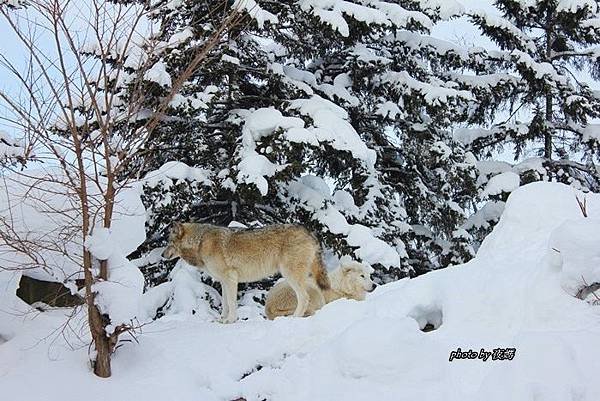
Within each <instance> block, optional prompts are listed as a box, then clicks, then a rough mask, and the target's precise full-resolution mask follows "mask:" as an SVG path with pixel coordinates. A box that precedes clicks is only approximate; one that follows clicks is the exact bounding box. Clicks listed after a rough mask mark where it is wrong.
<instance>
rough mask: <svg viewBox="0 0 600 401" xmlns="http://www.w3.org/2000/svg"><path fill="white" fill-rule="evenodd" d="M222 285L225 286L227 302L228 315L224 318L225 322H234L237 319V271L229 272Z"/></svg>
mask: <svg viewBox="0 0 600 401" xmlns="http://www.w3.org/2000/svg"><path fill="white" fill-rule="evenodd" d="M221 285H222V286H223V288H224V291H225V296H226V299H225V301H226V302H227V316H226V317H225V319H224V320H223V323H233V322H235V321H236V320H237V287H238V276H237V273H236V272H228V273H227V275H226V277H225V278H224V279H223V281H222V282H221Z"/></svg>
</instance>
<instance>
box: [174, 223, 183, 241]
mask: <svg viewBox="0 0 600 401" xmlns="http://www.w3.org/2000/svg"><path fill="white" fill-rule="evenodd" d="M172 232H173V235H175V237H177V238H181V237H183V223H180V222H178V221H176V222H175V223H174V224H173V231H172Z"/></svg>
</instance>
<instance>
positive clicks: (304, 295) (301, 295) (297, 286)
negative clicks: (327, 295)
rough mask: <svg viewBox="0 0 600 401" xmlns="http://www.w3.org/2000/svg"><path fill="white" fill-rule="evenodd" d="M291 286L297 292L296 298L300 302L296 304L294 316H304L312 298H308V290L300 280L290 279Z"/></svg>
mask: <svg viewBox="0 0 600 401" xmlns="http://www.w3.org/2000/svg"><path fill="white" fill-rule="evenodd" d="M288 281H289V283H290V286H291V287H292V289H293V290H294V292H295V293H296V299H297V300H298V303H297V304H296V310H295V311H294V316H296V317H303V316H304V314H305V313H306V309H307V308H308V304H309V301H310V299H309V298H308V291H306V287H305V286H304V285H302V284H301V283H300V282H298V281H296V280H289V279H288Z"/></svg>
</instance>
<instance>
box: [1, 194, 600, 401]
mask: <svg viewBox="0 0 600 401" xmlns="http://www.w3.org/2000/svg"><path fill="white" fill-rule="evenodd" d="M575 195H579V196H580V197H583V195H582V194H580V193H576V192H575V191H574V190H573V189H572V188H570V187H567V186H564V185H560V184H548V183H537V184H530V185H527V186H525V187H522V188H520V189H518V190H516V191H515V192H513V193H512V194H511V196H510V198H509V200H508V202H507V206H506V210H505V212H504V215H503V216H502V219H501V221H500V223H499V224H498V226H497V227H496V228H495V229H494V231H493V233H492V234H491V235H490V236H489V237H488V238H487V239H486V240H485V242H484V243H483V245H482V246H481V249H480V250H479V253H478V255H477V257H476V258H475V259H474V260H472V261H471V262H470V263H467V264H465V265H461V266H457V267H453V268H448V269H445V270H440V271H435V272H432V273H429V274H427V275H424V276H421V277H418V278H416V279H412V280H402V281H399V282H396V283H392V284H389V285H385V286H382V287H379V288H377V289H376V291H375V292H374V293H372V294H370V296H369V297H368V298H367V300H365V301H363V302H356V301H348V300H340V301H336V302H333V303H332V304H329V305H327V306H326V307H325V308H324V309H323V310H321V311H320V312H319V313H317V314H316V315H315V316H313V317H311V318H305V319H295V318H280V319H277V320H275V321H272V322H271V321H265V320H262V319H260V318H258V317H257V318H255V319H251V320H248V321H242V322H238V323H236V324H232V325H222V324H218V323H212V322H206V321H202V320H201V319H199V318H195V316H185V315H177V316H169V317H166V318H163V319H160V320H158V321H156V322H154V323H152V324H150V325H147V326H145V327H143V330H142V333H141V334H139V335H138V337H137V339H138V341H139V344H136V343H135V342H131V343H125V344H124V345H123V347H121V348H119V349H118V351H117V353H116V354H115V357H114V362H113V377H112V378H110V379H105V380H102V379H97V378H95V377H94V376H93V375H92V374H91V373H90V372H89V368H88V366H87V363H88V361H87V348H86V347H82V348H79V349H76V350H75V351H73V350H71V349H69V348H68V347H67V346H65V344H64V339H63V338H60V337H58V338H57V336H56V335H53V336H50V337H47V336H48V334H50V331H51V329H53V328H55V327H56V325H57V324H58V323H59V322H60V321H61V315H64V314H65V312H64V311H63V312H61V311H52V312H48V313H44V314H41V315H39V316H37V317H36V318H35V319H33V320H31V319H23V318H19V319H17V321H15V319H14V317H10V316H9V315H7V314H6V313H4V312H3V311H0V319H3V320H5V322H6V321H8V320H10V321H11V322H12V324H11V325H10V326H11V327H12V332H7V331H8V329H6V327H8V325H4V326H0V330H2V327H5V329H4V330H5V331H0V336H3V337H4V340H7V341H6V342H4V343H1V341H0V388H2V390H3V395H4V396H3V397H5V396H7V395H9V397H8V398H7V399H23V400H28V401H35V400H54V399H62V400H79V399H81V398H85V399H87V400H105V399H114V400H129V399H133V398H135V399H138V400H163V399H177V400H181V401H185V400H202V401H209V400H233V399H236V398H238V397H245V398H246V399H248V400H262V399H268V400H278V401H279V400H309V399H310V400H327V401H330V400H420V401H422V400H460V401H465V400H474V401H480V400H498V401H506V400H512V401H514V400H557V401H565V400H589V401H597V400H599V399H600V381H598V380H597V375H598V372H600V307H598V306H592V305H591V304H589V303H586V302H584V301H581V300H578V299H577V298H575V297H574V296H572V293H573V290H575V289H576V287H577V285H578V284H577V283H578V281H577V280H578V277H582V276H583V277H584V279H585V280H586V281H588V280H595V279H596V278H597V277H598V269H600V255H599V253H600V235H598V234H600V232H599V231H598V230H597V229H598V227H599V225H598V221H599V220H598V219H600V195H595V194H588V195H587V211H588V214H589V216H590V217H588V218H583V217H582V216H581V212H580V210H579V207H578V205H577V202H576V200H575ZM582 255H583V256H582ZM2 277H3V276H0V287H1V286H3V285H5V284H6V280H4V282H3V281H2V280H3V279H2ZM582 280H583V279H582ZM1 288H4V287H1ZM5 298H6V297H5ZM426 323H430V324H433V325H434V326H438V328H437V330H434V331H431V332H422V331H421V330H419V328H420V326H421V327H423V326H424V325H425V324H426ZM68 337H69V338H71V337H72V335H68ZM53 340H54V341H53ZM457 348H461V350H462V351H468V350H469V349H472V350H473V351H475V352H479V351H480V349H481V348H484V349H485V350H487V351H493V350H494V349H496V348H515V349H516V353H515V355H514V358H513V359H512V360H492V358H491V357H490V358H489V359H488V360H487V361H483V360H481V359H454V360H453V361H451V362H450V361H449V357H450V354H451V352H452V351H456V350H457ZM27 383H35V385H28V384H27Z"/></svg>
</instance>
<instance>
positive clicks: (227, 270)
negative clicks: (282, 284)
mask: <svg viewBox="0 0 600 401" xmlns="http://www.w3.org/2000/svg"><path fill="white" fill-rule="evenodd" d="M162 256H163V258H165V259H174V258H176V257H180V258H182V259H183V260H185V261H186V262H187V263H188V264H190V265H192V266H195V267H197V268H199V269H202V270H204V271H206V272H207V273H208V274H209V275H210V276H211V277H212V278H213V279H214V280H216V281H218V282H219V283H221V288H222V291H221V292H222V298H223V308H222V314H221V321H222V322H224V323H232V322H234V321H235V320H237V288H238V283H240V282H242V283H247V282H253V281H258V280H262V279H264V278H266V277H269V276H271V275H273V274H275V273H277V272H279V273H281V275H282V276H283V277H284V278H285V279H286V281H287V282H288V283H289V286H290V287H291V288H292V290H293V292H294V293H295V295H296V297H297V299H298V302H297V305H296V309H295V311H294V316H304V313H305V312H306V308H307V307H308V302H309V301H308V299H309V298H308V288H309V286H310V285H313V286H316V287H318V288H321V289H323V290H325V289H328V288H329V277H328V275H327V271H326V270H325V268H324V266H323V262H322V258H321V246H320V244H319V242H318V241H317V240H316V238H315V237H314V236H312V235H311V234H310V233H309V232H308V230H306V229H305V228H304V227H302V226H299V225H290V224H286V225H273V226H268V227H265V228H259V229H249V230H239V229H231V228H226V227H218V226H214V225H210V224H198V223H175V224H174V225H173V227H172V228H171V232H170V234H169V244H168V246H167V247H166V248H165V250H164V251H163V254H162ZM311 276H312V277H311Z"/></svg>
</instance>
